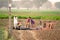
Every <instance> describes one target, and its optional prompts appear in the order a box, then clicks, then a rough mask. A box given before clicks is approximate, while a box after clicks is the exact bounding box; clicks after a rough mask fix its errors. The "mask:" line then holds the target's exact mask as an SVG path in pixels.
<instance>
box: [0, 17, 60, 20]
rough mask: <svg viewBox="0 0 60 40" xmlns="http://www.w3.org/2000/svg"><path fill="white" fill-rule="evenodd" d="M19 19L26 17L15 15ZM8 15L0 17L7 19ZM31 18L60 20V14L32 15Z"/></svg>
mask: <svg viewBox="0 0 60 40" xmlns="http://www.w3.org/2000/svg"><path fill="white" fill-rule="evenodd" d="M13 17H14V16H12V17H11V18H12V19H13ZM17 17H18V18H19V19H26V18H28V17H26V16H17ZM8 18H9V16H0V19H8ZM31 18H33V19H47V20H60V16H35V17H32V16H31Z"/></svg>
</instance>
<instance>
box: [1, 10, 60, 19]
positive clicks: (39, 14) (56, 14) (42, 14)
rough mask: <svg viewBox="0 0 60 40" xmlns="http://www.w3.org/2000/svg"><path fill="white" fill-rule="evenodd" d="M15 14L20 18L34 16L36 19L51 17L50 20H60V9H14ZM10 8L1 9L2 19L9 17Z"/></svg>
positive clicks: (12, 13)
mask: <svg viewBox="0 0 60 40" xmlns="http://www.w3.org/2000/svg"><path fill="white" fill-rule="evenodd" d="M11 15H12V18H13V16H18V18H20V19H21V18H23V19H26V18H27V17H29V16H30V17H32V18H34V19H49V20H60V11H56V10H55V11H51V10H50V11H38V10H34V11H33V10H12V12H11ZM8 16H9V14H8V10H0V19H8V18H9V17H8Z"/></svg>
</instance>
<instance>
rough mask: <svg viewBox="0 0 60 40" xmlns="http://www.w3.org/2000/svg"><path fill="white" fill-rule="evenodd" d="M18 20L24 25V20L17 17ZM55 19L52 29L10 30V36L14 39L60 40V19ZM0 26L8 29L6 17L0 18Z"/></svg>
mask: <svg viewBox="0 0 60 40" xmlns="http://www.w3.org/2000/svg"><path fill="white" fill-rule="evenodd" d="M20 20H21V21H22V22H23V25H25V24H24V23H25V22H24V21H25V20H23V19H19V21H20ZM55 21H56V25H55V27H54V29H53V30H12V31H13V33H12V36H13V37H14V40H60V21H59V20H55ZM38 22H39V20H36V23H38ZM12 24H13V20H12ZM12 26H13V25H12ZM0 27H4V28H5V29H6V30H8V19H0Z"/></svg>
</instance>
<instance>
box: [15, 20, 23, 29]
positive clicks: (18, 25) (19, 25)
mask: <svg viewBox="0 0 60 40" xmlns="http://www.w3.org/2000/svg"><path fill="white" fill-rule="evenodd" d="M21 26H22V23H21V21H19V22H18V23H17V27H16V29H20V27H21Z"/></svg>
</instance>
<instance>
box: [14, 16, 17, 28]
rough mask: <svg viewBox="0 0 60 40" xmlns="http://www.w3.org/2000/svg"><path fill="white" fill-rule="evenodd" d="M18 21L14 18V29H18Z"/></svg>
mask: <svg viewBox="0 0 60 40" xmlns="http://www.w3.org/2000/svg"><path fill="white" fill-rule="evenodd" d="M17 23H18V19H17V16H14V28H16V27H17Z"/></svg>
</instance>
